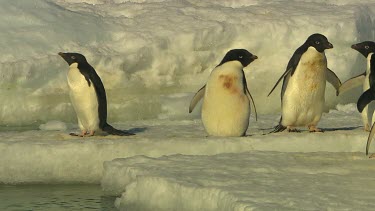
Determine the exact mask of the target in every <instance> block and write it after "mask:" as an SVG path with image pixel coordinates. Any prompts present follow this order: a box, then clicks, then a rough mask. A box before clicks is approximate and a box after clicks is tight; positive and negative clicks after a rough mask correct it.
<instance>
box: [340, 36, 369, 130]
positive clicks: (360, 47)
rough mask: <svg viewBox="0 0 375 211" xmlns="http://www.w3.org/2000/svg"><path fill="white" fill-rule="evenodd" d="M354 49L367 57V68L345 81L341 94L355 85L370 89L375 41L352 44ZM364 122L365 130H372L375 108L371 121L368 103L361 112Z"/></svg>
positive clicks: (364, 89)
mask: <svg viewBox="0 0 375 211" xmlns="http://www.w3.org/2000/svg"><path fill="white" fill-rule="evenodd" d="M352 48H353V49H354V50H357V51H358V52H359V53H361V54H362V55H363V56H364V57H366V58H367V69H366V71H365V72H364V73H362V74H359V75H357V76H355V77H353V78H350V79H348V80H347V81H345V82H344V83H343V84H342V85H341V87H340V90H339V92H340V94H342V93H344V92H346V91H348V90H350V89H353V88H355V87H358V86H361V85H362V87H363V92H365V91H366V90H368V89H370V83H371V80H370V74H371V71H372V69H371V57H372V55H373V54H374V53H375V42H371V41H365V42H361V43H357V44H354V45H352ZM361 116H362V122H363V126H364V130H365V131H370V126H371V125H372V124H374V122H375V110H374V112H373V114H372V121H371V123H369V116H368V105H367V106H365V107H364V109H363V111H362V112H361Z"/></svg>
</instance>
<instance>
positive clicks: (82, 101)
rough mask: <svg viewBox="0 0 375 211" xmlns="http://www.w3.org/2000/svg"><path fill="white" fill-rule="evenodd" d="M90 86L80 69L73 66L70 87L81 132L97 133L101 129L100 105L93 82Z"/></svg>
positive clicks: (70, 74) (69, 78) (69, 75)
mask: <svg viewBox="0 0 375 211" xmlns="http://www.w3.org/2000/svg"><path fill="white" fill-rule="evenodd" d="M72 65H74V64H72ZM90 84H91V85H90V86H89V85H88V82H87V80H86V79H85V77H84V76H83V75H82V74H81V73H80V72H79V70H78V68H76V67H74V66H71V68H70V69H69V72H68V85H69V88H70V99H71V102H72V104H73V107H74V110H75V112H76V114H77V118H78V125H79V127H80V129H81V130H86V131H95V130H97V129H98V128H99V113H98V106H99V105H98V100H97V96H96V92H95V88H94V85H93V84H92V82H90Z"/></svg>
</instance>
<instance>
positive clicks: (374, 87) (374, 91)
mask: <svg viewBox="0 0 375 211" xmlns="http://www.w3.org/2000/svg"><path fill="white" fill-rule="evenodd" d="M368 61H369V66H370V67H369V68H370V70H369V74H368V75H369V76H368V81H369V86H370V88H369V89H367V90H366V91H365V92H364V93H363V94H362V95H361V96H360V97H359V99H358V102H357V109H358V111H359V112H361V113H362V112H363V110H364V109H365V108H366V107H367V105H368V104H369V103H370V102H371V101H373V100H375V54H374V52H371V53H370V55H369V56H368ZM374 125H375V124H372V127H371V130H370V134H369V136H368V138H367V144H366V155H368V151H369V148H370V144H371V141H372V138H373V137H374V134H375V127H374Z"/></svg>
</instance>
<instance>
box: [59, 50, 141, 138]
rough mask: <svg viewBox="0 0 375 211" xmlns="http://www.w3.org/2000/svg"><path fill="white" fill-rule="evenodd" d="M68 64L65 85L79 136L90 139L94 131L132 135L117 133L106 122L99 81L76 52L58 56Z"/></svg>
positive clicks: (123, 133) (125, 134)
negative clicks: (67, 86) (79, 132)
mask: <svg viewBox="0 0 375 211" xmlns="http://www.w3.org/2000/svg"><path fill="white" fill-rule="evenodd" d="M59 55H60V56H61V57H62V58H63V59H64V60H65V61H66V62H67V63H68V65H69V72H68V85H69V88H70V99H71V101H72V104H73V107H74V110H75V112H76V114H77V118H78V126H79V128H80V129H81V134H74V133H71V135H75V136H81V137H83V136H93V135H94V134H95V132H96V131H97V130H98V129H101V130H102V131H105V132H107V133H109V134H112V135H119V136H129V135H134V134H132V133H128V132H125V131H121V130H117V129H115V128H113V127H112V126H111V125H109V124H108V123H107V98H106V93H105V89H104V86H103V83H102V81H101V80H100V78H99V76H98V74H97V73H96V71H95V69H94V68H93V67H92V66H91V65H90V64H89V63H88V62H87V61H86V58H85V57H84V56H83V55H82V54H79V53H61V52H60V53H59Z"/></svg>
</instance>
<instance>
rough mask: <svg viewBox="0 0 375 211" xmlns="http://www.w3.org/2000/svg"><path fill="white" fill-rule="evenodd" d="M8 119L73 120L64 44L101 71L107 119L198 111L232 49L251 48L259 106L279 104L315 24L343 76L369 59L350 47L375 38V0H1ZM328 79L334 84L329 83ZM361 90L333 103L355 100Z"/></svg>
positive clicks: (250, 70)
mask: <svg viewBox="0 0 375 211" xmlns="http://www.w3.org/2000/svg"><path fill="white" fill-rule="evenodd" d="M0 6H1V7H0V14H1V15H0V96H1V101H0V125H5V124H10V125H19V124H38V125H39V123H43V122H45V121H47V120H53V119H59V120H62V121H65V122H73V121H75V116H74V112H73V110H72V106H71V105H70V102H69V97H68V94H67V85H66V78H65V74H66V70H67V68H68V67H67V64H66V63H65V62H64V61H63V60H62V59H61V58H59V56H57V53H58V52H59V51H76V52H81V53H83V54H85V55H86V57H87V59H88V61H89V62H90V63H91V64H92V65H93V66H94V67H95V68H96V70H97V72H98V74H99V75H100V76H101V77H102V80H103V82H104V85H105V87H106V89H107V93H108V103H109V121H124V120H134V119H152V118H172V119H181V118H196V117H198V110H199V109H197V111H195V113H194V114H193V115H188V114H187V106H188V104H189V101H190V98H191V96H192V95H193V94H194V92H195V91H196V90H198V89H199V88H200V87H201V86H202V85H203V84H204V83H205V81H206V78H207V76H208V75H209V73H210V71H211V70H212V68H213V67H215V66H216V65H217V64H218V63H219V62H220V60H221V59H222V57H223V56H224V54H225V53H226V52H227V51H228V50H229V49H232V48H246V49H248V50H249V51H251V52H252V53H254V54H256V55H257V56H258V57H259V59H258V60H257V61H255V62H254V63H253V64H251V65H250V66H249V67H247V68H246V70H245V72H246V75H247V78H248V80H247V81H248V83H249V88H250V90H251V92H253V95H254V98H255V102H256V104H257V105H258V110H259V112H260V113H278V112H279V107H280V102H279V89H278V90H276V92H275V93H274V94H273V95H272V96H270V97H268V98H267V97H266V95H267V93H268V91H269V90H270V89H271V88H272V86H273V84H274V83H275V81H276V80H277V79H278V77H279V76H280V75H281V74H282V73H283V72H284V70H285V66H286V64H287V62H288V60H289V58H290V57H291V55H292V54H293V52H294V50H295V49H296V48H297V47H299V46H300V45H301V44H302V43H303V42H304V41H305V39H306V38H307V37H308V36H309V35H310V34H312V33H315V32H319V33H322V34H325V35H326V36H327V37H328V39H329V40H330V41H331V42H332V43H333V45H334V46H335V48H334V49H332V50H328V51H327V52H326V54H327V57H328V66H329V67H330V68H331V69H332V70H334V71H335V72H336V73H337V75H338V76H339V77H340V78H341V79H342V80H345V79H347V78H349V77H350V76H352V75H353V74H356V73H359V72H362V71H363V70H364V68H365V59H364V58H361V56H359V54H358V53H357V52H355V51H354V50H351V49H350V45H351V44H353V43H356V42H359V41H363V40H374V38H375V35H374V34H375V33H374V30H375V25H374V17H375V16H374V13H375V3H371V2H370V3H368V2H363V1H346V0H345V1H335V0H331V1H325V2H321V1H313V0H311V1H306V2H301V1H287V0H282V1H267V2H264V1H260V0H259V1H256V0H253V1H251V0H247V1H224V0H220V1H214V2H209V1H204V2H202V1H198V0H185V1H177V0H165V1H163V0H153V1H144V0H129V1H125V0H85V1H77V0H35V1H22V0H14V1H5V0H2V1H0ZM328 86H329V85H328ZM357 95H358V90H357V91H354V92H351V93H349V94H346V95H344V96H342V98H341V99H339V98H336V97H334V92H333V89H332V88H331V87H329V88H328V90H327V105H328V106H329V107H330V106H333V105H334V104H335V103H337V102H338V101H341V102H350V101H354V100H355V98H356V97H357Z"/></svg>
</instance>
